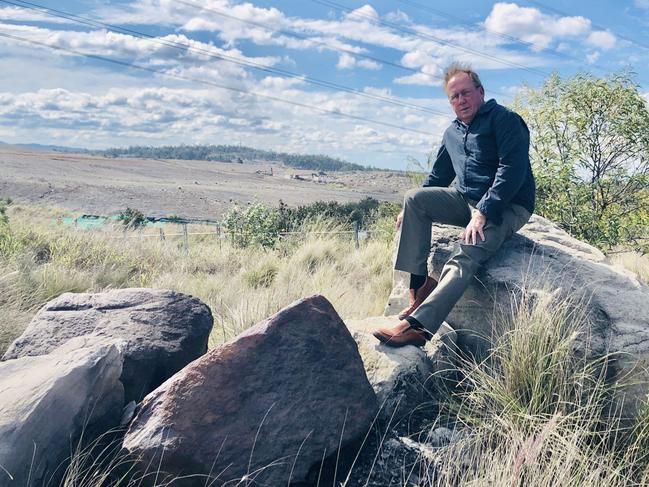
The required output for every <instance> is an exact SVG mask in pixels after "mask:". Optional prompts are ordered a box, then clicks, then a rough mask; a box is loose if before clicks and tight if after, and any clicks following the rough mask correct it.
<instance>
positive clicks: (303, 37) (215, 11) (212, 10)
mask: <svg viewBox="0 0 649 487" xmlns="http://www.w3.org/2000/svg"><path fill="white" fill-rule="evenodd" d="M176 3H181V4H183V5H187V6H188V7H192V8H195V9H198V10H202V11H204V12H210V13H213V14H216V15H218V16H220V17H225V18H226V19H231V20H235V21H237V22H241V23H244V24H248V25H254V26H255V27H261V28H262V29H266V30H268V31H270V32H274V33H277V34H282V35H285V36H289V37H294V38H296V39H300V40H303V41H307V42H309V43H311V44H315V45H316V46H322V47H326V48H327V49H330V50H332V51H339V52H344V53H346V54H350V55H352V56H356V57H362V58H363V59H367V60H369V61H374V62H376V63H379V64H384V65H386V66H392V67H393V68H398V69H402V70H404V71H408V72H410V73H419V70H418V69H415V68H409V67H407V66H404V65H403V64H398V63H395V62H392V61H388V60H386V59H381V58H379V57H375V56H371V55H369V54H365V53H362V52H357V51H353V50H351V49H345V48H344V47H341V46H333V45H331V44H329V43H327V42H324V41H319V40H317V39H314V38H312V37H309V36H307V35H302V34H298V33H297V32H293V31H289V30H286V29H277V28H275V27H271V26H270V25H267V24H264V23H262V22H257V21H254V20H248V19H242V18H241V17H236V16H235V15H232V14H229V13H226V12H224V11H222V10H219V9H216V8H214V7H205V6H203V5H199V4H197V3H193V2H188V1H186V0H176Z"/></svg>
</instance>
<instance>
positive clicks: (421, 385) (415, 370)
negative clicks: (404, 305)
mask: <svg viewBox="0 0 649 487" xmlns="http://www.w3.org/2000/svg"><path fill="white" fill-rule="evenodd" d="M398 322H399V319H398V318H397V317H396V316H387V317H383V316H377V317H371V318H365V319H362V320H347V321H346V325H347V327H348V328H349V330H350V331H351V333H352V336H353V337H354V340H356V343H357V344H358V351H359V352H360V354H361V357H362V359H363V365H364V366H365V372H366V373H367V378H368V380H369V381H370V384H372V387H373V388H374V392H375V393H376V397H377V399H378V402H379V405H380V415H379V417H380V419H381V420H383V421H385V422H388V421H392V422H394V421H399V419H400V418H401V416H403V415H407V414H411V413H412V412H413V411H414V410H415V408H417V407H418V406H419V405H420V404H421V403H422V402H425V401H430V400H431V397H432V394H434V393H435V389H436V386H438V385H439V383H440V381H441V382H443V381H444V380H446V379H450V378H452V377H451V376H452V374H453V371H454V369H455V366H454V358H455V354H456V351H455V342H456V333H455V332H454V331H453V329H452V328H451V327H450V326H449V325H448V324H447V323H444V324H442V326H441V327H440V329H439V331H438V332H437V333H436V334H435V336H434V337H433V339H432V340H431V341H429V342H428V343H427V344H426V345H425V346H424V347H423V348H419V347H412V346H410V347H402V348H391V347H388V346H386V345H382V344H381V343H380V342H378V341H377V339H376V338H375V337H374V336H372V331H373V330H375V329H377V328H379V327H381V326H385V325H386V324H389V323H391V324H396V323H398Z"/></svg>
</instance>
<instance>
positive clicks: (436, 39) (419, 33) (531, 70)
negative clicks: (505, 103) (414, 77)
mask: <svg viewBox="0 0 649 487" xmlns="http://www.w3.org/2000/svg"><path fill="white" fill-rule="evenodd" d="M311 1H312V2H314V3H318V4H320V5H324V6H326V7H330V8H335V9H339V10H342V11H345V12H348V13H350V14H351V15H354V16H356V17H361V18H365V19H368V20H371V21H372V22H377V23H378V24H380V25H384V26H387V27H390V28H392V29H395V30H398V31H400V32H404V33H406V34H410V35H413V36H415V37H418V38H420V39H426V40H430V41H433V42H436V43H438V44H441V45H444V46H449V47H452V48H454V49H458V50H461V51H465V52H468V53H471V54H475V55H477V56H480V57H483V58H487V59H491V60H492V61H496V62H497V63H500V64H504V65H507V66H510V67H513V68H517V69H521V70H524V71H527V72H529V73H532V74H535V75H537V76H542V77H544V78H545V77H547V76H549V75H550V73H548V72H545V71H542V70H540V69H535V68H530V67H528V66H524V65H522V64H519V63H515V62H512V61H507V60H506V59H503V58H501V57H498V56H494V55H492V54H487V53H485V52H482V51H478V50H477V49H471V48H469V47H464V46H461V45H459V44H456V43H455V42H451V41H447V40H444V39H440V38H439V37H436V36H433V35H431V34H428V33H426V32H422V31H420V30H417V29H410V28H408V27H403V26H401V25H399V24H396V23H394V22H389V21H387V20H382V19H377V18H375V17H372V16H370V15H366V14H363V13H362V12H358V11H357V10H355V9H352V8H350V7H347V6H345V5H342V4H340V3H337V2H334V1H331V0H311Z"/></svg>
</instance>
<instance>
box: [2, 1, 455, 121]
mask: <svg viewBox="0 0 649 487" xmlns="http://www.w3.org/2000/svg"><path fill="white" fill-rule="evenodd" d="M0 2H3V3H6V4H9V5H14V6H17V7H21V8H24V9H29V10H36V11H39V12H43V13H46V14H48V15H51V16H54V17H59V18H64V19H67V20H72V21H74V22H77V23H80V24H83V25H88V26H94V27H103V28H106V29H108V30H111V31H113V32H118V33H127V34H129V35H133V36H135V37H138V38H141V39H146V40H148V41H150V42H154V43H157V44H162V45H164V46H167V47H171V48H174V49H178V50H182V51H183V52H184V51H195V52H199V53H201V54H204V55H206V56H208V57H211V58H216V59H219V60H222V61H226V62H230V63H234V64H238V65H240V66H245V67H248V68H252V69H256V70H258V71H263V72H267V73H271V74H275V75H279V76H283V77H286V78H291V79H298V80H300V81H305V82H307V83H309V84H313V85H316V86H321V87H326V88H330V89H334V90H337V91H344V92H347V93H351V94H354V95H357V96H361V97H364V98H369V99H372V100H376V101H382V102H385V103H390V104H392V105H396V106H399V107H402V108H408V109H412V110H417V111H421V112H425V113H430V114H434V115H443V116H446V115H447V114H446V113H443V112H440V111H438V110H434V109H432V108H428V107H424V106H421V105H417V104H414V103H408V102H405V101H402V100H398V99H396V98H392V97H388V96H383V95H380V94H376V93H368V92H365V91H361V90H358V89H355V88H350V87H348V86H345V85H340V84H338V83H333V82H330V81H326V80H322V79H319V78H314V77H310V76H306V75H302V74H298V73H294V72H292V71H288V70H285V69H281V68H275V67H270V66H265V65H263V64H260V63H256V62H254V61H251V60H243V59H240V58H236V57H233V56H228V55H227V54H220V53H214V52H212V51H210V50H207V49H203V48H200V47H196V46H192V45H190V44H185V43H182V42H176V41H170V40H165V39H160V38H158V37H156V36H153V35H150V34H146V33H143V32H140V31H137V30H134V29H129V28H125V27H120V26H116V25H112V24H108V23H105V22H101V21H98V20H93V19H89V18H87V17H82V16H79V15H76V14H72V13H69V12H65V11H63V10H58V9H53V8H50V7H45V6H43V5H39V4H36V3H32V2H27V1H23V0H17V1H10V0H0Z"/></svg>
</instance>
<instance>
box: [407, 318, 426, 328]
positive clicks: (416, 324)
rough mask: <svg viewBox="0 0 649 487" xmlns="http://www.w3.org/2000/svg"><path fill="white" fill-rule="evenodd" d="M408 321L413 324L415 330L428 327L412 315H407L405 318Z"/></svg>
mask: <svg viewBox="0 0 649 487" xmlns="http://www.w3.org/2000/svg"><path fill="white" fill-rule="evenodd" d="M404 320H406V321H407V322H408V323H410V326H412V327H413V328H414V329H415V330H425V329H426V328H425V327H424V325H422V324H421V323H420V322H419V321H417V320H416V319H415V318H413V317H412V316H406V317H405V318H404Z"/></svg>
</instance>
